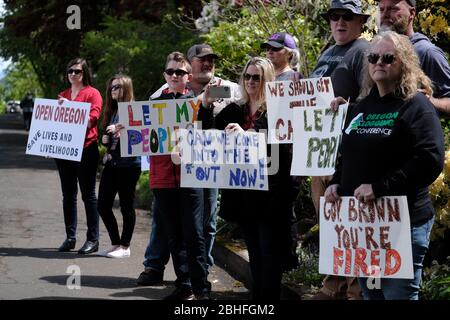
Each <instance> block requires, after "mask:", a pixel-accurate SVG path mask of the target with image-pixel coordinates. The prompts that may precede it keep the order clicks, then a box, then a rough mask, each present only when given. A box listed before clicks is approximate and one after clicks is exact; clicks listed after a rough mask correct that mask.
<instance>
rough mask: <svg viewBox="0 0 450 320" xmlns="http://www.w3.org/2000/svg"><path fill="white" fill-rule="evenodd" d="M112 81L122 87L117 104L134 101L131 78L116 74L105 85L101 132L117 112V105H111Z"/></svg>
mask: <svg viewBox="0 0 450 320" xmlns="http://www.w3.org/2000/svg"><path fill="white" fill-rule="evenodd" d="M114 80H118V81H119V82H120V85H121V86H122V90H121V93H122V95H121V96H119V97H118V99H117V102H128V101H134V92H133V81H132V80H131V78H130V77H129V76H126V75H124V74H116V75H115V76H113V77H111V78H110V79H109V80H108V82H107V83H106V98H105V108H104V114H103V120H102V129H103V130H106V127H107V126H108V125H109V123H110V122H111V117H112V115H113V114H114V112H116V111H117V104H115V103H113V101H114V99H113V98H112V95H111V87H112V83H113V81H114Z"/></svg>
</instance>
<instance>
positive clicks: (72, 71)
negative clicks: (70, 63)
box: [67, 69, 83, 75]
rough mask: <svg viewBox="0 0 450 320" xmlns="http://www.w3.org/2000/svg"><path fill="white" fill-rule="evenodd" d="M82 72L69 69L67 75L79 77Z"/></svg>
mask: <svg viewBox="0 0 450 320" xmlns="http://www.w3.org/2000/svg"><path fill="white" fill-rule="evenodd" d="M82 72H83V70H81V69H69V70H67V74H76V75H79V74H80V73H82Z"/></svg>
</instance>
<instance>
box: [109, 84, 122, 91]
mask: <svg viewBox="0 0 450 320" xmlns="http://www.w3.org/2000/svg"><path fill="white" fill-rule="evenodd" d="M120 89H122V85H120V84H116V85H114V86H112V87H111V91H116V90H120Z"/></svg>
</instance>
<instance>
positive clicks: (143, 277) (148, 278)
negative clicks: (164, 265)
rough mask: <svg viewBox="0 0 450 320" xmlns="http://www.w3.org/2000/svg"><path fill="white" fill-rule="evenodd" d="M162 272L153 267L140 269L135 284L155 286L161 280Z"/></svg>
mask: <svg viewBox="0 0 450 320" xmlns="http://www.w3.org/2000/svg"><path fill="white" fill-rule="evenodd" d="M163 277H164V272H159V271H156V270H153V269H146V270H145V271H142V272H141V274H140V275H139V278H138V279H137V281H136V282H137V284H138V285H140V286H156V285H158V284H161V283H162V282H163Z"/></svg>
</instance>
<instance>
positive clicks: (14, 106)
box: [6, 100, 20, 113]
mask: <svg viewBox="0 0 450 320" xmlns="http://www.w3.org/2000/svg"><path fill="white" fill-rule="evenodd" d="M6 112H8V113H15V112H20V101H12V100H11V101H8V103H7V104H6Z"/></svg>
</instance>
